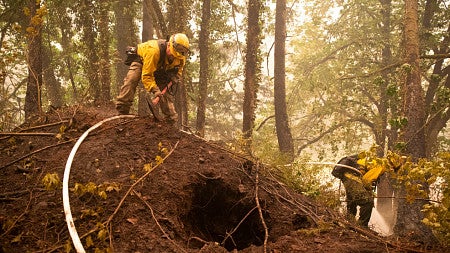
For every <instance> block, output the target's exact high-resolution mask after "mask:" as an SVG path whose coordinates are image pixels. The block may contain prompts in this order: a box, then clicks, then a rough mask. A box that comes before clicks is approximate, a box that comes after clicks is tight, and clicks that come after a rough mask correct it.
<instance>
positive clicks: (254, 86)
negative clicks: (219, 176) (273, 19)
mask: <svg viewBox="0 0 450 253" xmlns="http://www.w3.org/2000/svg"><path fill="white" fill-rule="evenodd" d="M261 8H262V3H261V0H255V1H248V12H247V13H248V21H247V22H248V26H247V29H248V30H247V52H246V55H245V80H244V103H243V109H242V111H243V119H242V120H243V122H242V134H243V137H244V141H245V144H244V149H246V150H247V151H248V152H250V149H251V145H252V141H251V138H252V135H253V127H254V124H255V110H256V99H257V98H256V94H257V91H258V79H259V74H260V59H259V57H260V56H259V51H260V50H259V45H260V44H261V27H260V25H259V18H260V12H261Z"/></svg>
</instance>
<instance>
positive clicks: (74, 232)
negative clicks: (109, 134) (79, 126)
mask: <svg viewBox="0 0 450 253" xmlns="http://www.w3.org/2000/svg"><path fill="white" fill-rule="evenodd" d="M134 117H136V116H135V115H119V116H114V117H111V118H107V119H104V120H102V121H100V122H98V123H97V124H95V125H94V126H92V127H91V128H89V129H88V130H87V131H86V132H84V133H83V135H81V137H80V138H79V139H78V141H77V142H76V143H75V146H73V148H72V151H71V152H70V155H69V158H68V159H67V163H66V168H65V170H64V178H63V204H64V214H65V215H66V222H67V228H68V229H69V234H70V237H71V238H72V242H73V245H74V247H75V250H76V251H77V253H85V252H86V251H85V250H84V248H83V244H82V243H81V240H80V237H79V236H78V233H77V229H76V228H75V223H74V222H73V218H72V212H71V211H70V202H69V176H70V167H71V166H72V161H73V158H74V157H75V154H76V152H77V150H78V148H79V147H80V145H81V143H82V142H83V140H84V139H85V138H86V137H87V136H88V134H89V132H91V131H92V130H94V129H96V128H97V127H99V126H101V125H102V124H103V123H105V122H107V121H111V120H115V119H122V118H134Z"/></svg>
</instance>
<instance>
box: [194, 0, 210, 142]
mask: <svg viewBox="0 0 450 253" xmlns="http://www.w3.org/2000/svg"><path fill="white" fill-rule="evenodd" d="M210 19H211V0H204V1H203V6H202V21H201V30H200V38H199V41H200V44H199V50H200V79H199V90H198V101H197V122H196V124H197V133H198V134H199V135H200V136H202V137H204V136H205V122H206V97H207V96H208V80H209V33H210V31H209V27H210V26H209V23H210Z"/></svg>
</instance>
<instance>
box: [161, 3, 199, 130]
mask: <svg viewBox="0 0 450 253" xmlns="http://www.w3.org/2000/svg"><path fill="white" fill-rule="evenodd" d="M192 6H193V4H192V2H191V1H179V0H169V1H168V10H167V16H168V17H171V18H169V19H168V22H167V32H168V35H170V34H173V33H180V32H181V33H185V34H186V35H187V36H188V37H189V28H188V26H187V24H188V23H189V20H190V19H191V15H190V11H189V10H190V8H192ZM186 64H187V65H189V60H188V62H186ZM186 69H187V66H185V67H184V70H183V71H184V72H183V82H181V83H180V84H179V85H178V87H177V92H176V94H175V109H176V111H177V112H178V127H182V128H184V126H187V125H188V101H187V91H186V83H188V82H190V80H187V75H186Z"/></svg>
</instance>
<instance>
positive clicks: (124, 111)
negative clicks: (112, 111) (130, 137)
mask: <svg viewBox="0 0 450 253" xmlns="http://www.w3.org/2000/svg"><path fill="white" fill-rule="evenodd" d="M116 110H117V112H118V114H119V115H128V114H130V108H129V107H124V106H119V105H117V106H116Z"/></svg>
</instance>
